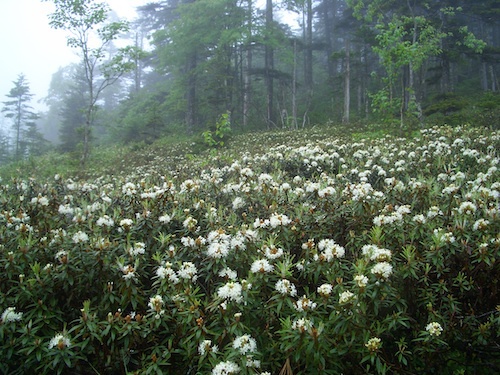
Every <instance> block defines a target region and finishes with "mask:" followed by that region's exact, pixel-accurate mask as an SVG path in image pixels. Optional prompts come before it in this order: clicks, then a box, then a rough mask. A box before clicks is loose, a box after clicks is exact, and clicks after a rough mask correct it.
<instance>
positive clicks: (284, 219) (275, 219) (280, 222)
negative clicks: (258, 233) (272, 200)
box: [269, 213, 292, 228]
mask: <svg viewBox="0 0 500 375" xmlns="http://www.w3.org/2000/svg"><path fill="white" fill-rule="evenodd" d="M291 222H292V220H290V219H289V218H288V216H286V215H284V214H277V213H274V214H272V215H271V217H270V218H269V225H270V226H271V227H272V228H276V227H278V226H286V225H288V224H290V223H291Z"/></svg>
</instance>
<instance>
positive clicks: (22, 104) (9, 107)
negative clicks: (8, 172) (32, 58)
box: [2, 74, 38, 160]
mask: <svg viewBox="0 0 500 375" xmlns="http://www.w3.org/2000/svg"><path fill="white" fill-rule="evenodd" d="M13 83H14V87H13V88H12V89H11V90H10V92H9V93H8V94H7V95H6V96H7V97H8V98H10V100H8V101H6V102H3V104H4V107H3V109H2V112H4V113H5V117H7V118H10V119H12V120H13V123H12V127H13V129H14V150H15V151H14V158H15V160H19V159H21V157H22V156H23V154H24V153H25V151H28V150H27V147H28V144H29V143H30V138H29V137H28V138H26V133H27V132H28V131H31V133H33V129H35V131H36V124H35V121H36V120H37V118H38V115H37V114H36V113H35V112H33V107H31V105H30V104H29V103H30V102H31V99H32V98H33V94H31V93H30V87H29V83H28V81H27V80H26V77H25V76H24V74H19V76H18V77H17V80H15V81H14V82H13ZM32 135H33V134H32ZM31 138H33V137H31Z"/></svg>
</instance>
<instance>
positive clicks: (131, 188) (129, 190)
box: [122, 182, 137, 196]
mask: <svg viewBox="0 0 500 375" xmlns="http://www.w3.org/2000/svg"><path fill="white" fill-rule="evenodd" d="M122 193H123V194H125V195H129V196H130V195H134V194H135V193H137V190H136V187H135V185H134V184H133V183H132V182H127V183H126V184H125V185H123V186H122Z"/></svg>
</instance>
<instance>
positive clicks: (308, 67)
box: [304, 0, 313, 91]
mask: <svg viewBox="0 0 500 375" xmlns="http://www.w3.org/2000/svg"><path fill="white" fill-rule="evenodd" d="M312 19H313V11H312V0H307V1H306V22H305V29H304V39H305V40H304V45H305V51H304V52H305V56H304V57H305V58H304V84H305V87H306V90H307V91H311V90H312V88H313V61H312V59H313V53H312V52H313V48H312V41H313V38H312Z"/></svg>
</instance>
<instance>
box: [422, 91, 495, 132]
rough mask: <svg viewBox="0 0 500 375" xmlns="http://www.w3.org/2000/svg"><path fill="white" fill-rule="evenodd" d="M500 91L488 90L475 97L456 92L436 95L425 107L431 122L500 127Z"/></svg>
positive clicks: (428, 119) (428, 121)
mask: <svg viewBox="0 0 500 375" xmlns="http://www.w3.org/2000/svg"><path fill="white" fill-rule="evenodd" d="M498 96H499V95H498V93H492V92H486V93H484V94H482V95H480V94H478V95H477V96H474V98H466V97H464V96H462V95H459V94H456V93H448V94H443V95H436V96H434V97H432V98H431V100H430V103H431V104H429V105H428V106H426V107H425V108H424V113H425V115H426V116H427V119H426V122H427V123H429V124H442V123H446V124H448V125H452V126H458V125H460V124H464V123H473V124H474V125H475V126H481V127H486V128H490V129H498V127H499V125H498V124H500V122H499V120H500V101H499V100H498Z"/></svg>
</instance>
